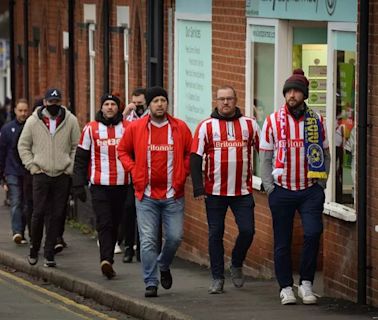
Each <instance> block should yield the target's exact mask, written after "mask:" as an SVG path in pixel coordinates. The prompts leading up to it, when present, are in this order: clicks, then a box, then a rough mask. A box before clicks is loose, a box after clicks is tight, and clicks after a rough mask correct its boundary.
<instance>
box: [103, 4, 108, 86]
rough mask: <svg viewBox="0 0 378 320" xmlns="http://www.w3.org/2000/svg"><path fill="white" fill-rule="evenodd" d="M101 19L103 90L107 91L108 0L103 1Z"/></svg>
mask: <svg viewBox="0 0 378 320" xmlns="http://www.w3.org/2000/svg"><path fill="white" fill-rule="evenodd" d="M103 3H104V4H103V6H104V7H103V19H104V30H103V32H104V38H103V40H104V56H103V62H104V92H109V1H108V0H104V2H103Z"/></svg>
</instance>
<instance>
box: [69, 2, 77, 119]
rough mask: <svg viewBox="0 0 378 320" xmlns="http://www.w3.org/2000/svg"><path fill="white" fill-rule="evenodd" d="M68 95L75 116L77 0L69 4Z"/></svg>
mask: <svg viewBox="0 0 378 320" xmlns="http://www.w3.org/2000/svg"><path fill="white" fill-rule="evenodd" d="M68 35H69V36H68V37H69V40H68V41H69V48H68V86H69V89H68V95H69V108H70V110H71V112H72V113H73V114H75V113H76V110H75V0H69V2H68Z"/></svg>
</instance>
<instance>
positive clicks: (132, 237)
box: [122, 87, 149, 263]
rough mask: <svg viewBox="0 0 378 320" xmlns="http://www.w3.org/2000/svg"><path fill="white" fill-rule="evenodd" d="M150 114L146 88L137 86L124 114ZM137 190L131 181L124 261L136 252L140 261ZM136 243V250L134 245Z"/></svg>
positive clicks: (131, 116)
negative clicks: (136, 203)
mask: <svg viewBox="0 0 378 320" xmlns="http://www.w3.org/2000/svg"><path fill="white" fill-rule="evenodd" d="M148 114H149V110H148V108H147V105H146V89H145V88H142V87H138V88H136V89H135V90H134V91H133V92H132V94H131V102H130V103H129V104H128V105H127V106H126V108H125V110H124V112H123V115H124V117H126V119H127V120H128V121H130V122H132V121H135V120H138V119H140V118H143V117H145V116H146V115H148ZM134 193H135V190H134V184H133V182H132V181H130V185H129V188H128V190H127V199H126V210H125V216H124V221H123V223H122V227H123V228H122V231H123V232H122V234H123V235H124V238H125V254H124V257H123V262H124V263H130V262H132V261H133V257H134V254H136V259H137V261H140V243H139V234H138V230H137V223H136V208H135V194H134ZM135 245H136V252H135V251H134V246H135Z"/></svg>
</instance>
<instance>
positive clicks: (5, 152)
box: [0, 119, 27, 176]
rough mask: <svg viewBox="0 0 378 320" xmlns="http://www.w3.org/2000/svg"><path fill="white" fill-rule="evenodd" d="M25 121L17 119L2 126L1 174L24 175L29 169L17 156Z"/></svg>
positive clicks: (0, 146) (0, 140)
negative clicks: (18, 142)
mask: <svg viewBox="0 0 378 320" xmlns="http://www.w3.org/2000/svg"><path fill="white" fill-rule="evenodd" d="M23 126H24V123H21V122H18V121H17V120H16V119H14V120H12V121H10V122H8V123H7V124H5V125H4V126H3V127H2V128H1V133H0V174H3V175H4V176H7V175H13V176H24V175H25V174H26V173H27V171H26V169H25V168H24V166H23V165H22V163H21V161H20V160H19V159H17V158H16V153H15V148H17V140H18V138H19V136H20V132H21V130H22V128H23Z"/></svg>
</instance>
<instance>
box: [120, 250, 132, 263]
mask: <svg viewBox="0 0 378 320" xmlns="http://www.w3.org/2000/svg"><path fill="white" fill-rule="evenodd" d="M133 256H134V250H133V249H132V248H130V247H126V248H125V255H124V257H123V259H122V261H123V262H124V263H131V262H133Z"/></svg>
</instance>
